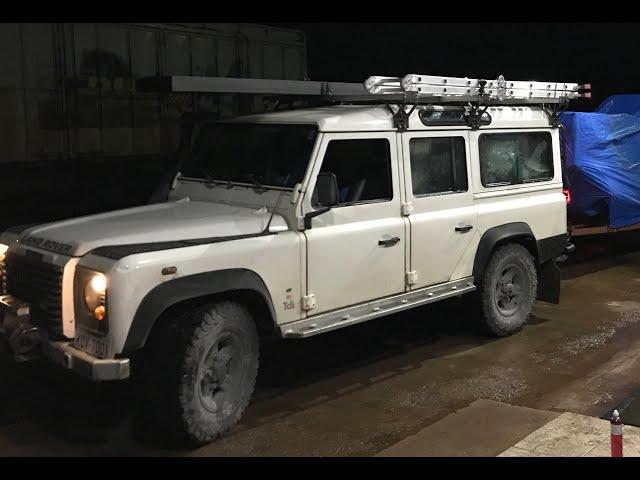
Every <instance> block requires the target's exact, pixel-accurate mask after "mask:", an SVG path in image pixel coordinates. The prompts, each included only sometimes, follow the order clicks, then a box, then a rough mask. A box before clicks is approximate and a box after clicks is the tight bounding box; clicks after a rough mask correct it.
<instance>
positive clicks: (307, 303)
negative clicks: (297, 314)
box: [302, 293, 316, 310]
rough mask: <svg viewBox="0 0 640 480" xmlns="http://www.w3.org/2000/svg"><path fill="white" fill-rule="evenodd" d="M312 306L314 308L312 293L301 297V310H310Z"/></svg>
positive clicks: (314, 301) (314, 297) (314, 298)
mask: <svg viewBox="0 0 640 480" xmlns="http://www.w3.org/2000/svg"><path fill="white" fill-rule="evenodd" d="M314 308H316V296H315V295H314V294H313V293H312V294H310V295H305V296H304V297H302V309H303V310H312V309H314Z"/></svg>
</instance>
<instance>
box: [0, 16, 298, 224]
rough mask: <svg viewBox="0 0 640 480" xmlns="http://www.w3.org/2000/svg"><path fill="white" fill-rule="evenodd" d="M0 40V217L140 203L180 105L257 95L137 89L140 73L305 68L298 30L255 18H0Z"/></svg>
mask: <svg viewBox="0 0 640 480" xmlns="http://www.w3.org/2000/svg"><path fill="white" fill-rule="evenodd" d="M0 42H1V44H2V45H3V48H2V49H0V228H2V227H3V226H7V225H10V224H13V223H16V222H19V223H26V222H31V221H34V222H38V221H47V220H50V219H51V220H53V219H57V218H63V217H67V216H72V215H81V214H85V213H92V212H95V211H103V210H109V209H113V208H121V207H125V206H129V205H135V204H140V203H144V201H145V200H146V198H147V197H148V195H149V194H150V192H151V191H152V189H153V187H154V184H155V180H156V179H157V178H158V175H159V174H161V172H162V171H163V170H164V169H165V168H166V166H167V165H168V164H167V162H170V161H171V153H172V152H173V151H174V150H175V148H176V147H177V144H178V137H179V120H180V116H181V114H182V113H184V112H189V111H210V112H214V113H216V114H217V115H219V116H220V117H229V116H233V115H237V114H239V113H247V112H250V111H256V110H259V109H260V108H261V106H262V102H261V99H259V98H253V99H251V100H247V99H239V98H237V97H234V96H232V95H218V96H210V95H209V96H197V97H196V96H192V95H181V96H175V95H158V94H149V93H144V94H143V93H140V92H136V89H135V81H136V80H137V79H139V78H142V77H150V76H164V75H208V76H209V75H210V76H226V77H254V78H283V79H292V80H294V79H303V78H305V76H306V71H307V65H306V42H305V37H304V34H303V33H302V32H299V31H295V30H289V29H282V28H275V27H269V26H262V25H253V24H231V23H223V24H211V23H202V24H195V23H189V24H137V23H131V24H129V23H127V24H125V23H120V24H115V23H113V24H91V23H75V24H54V23H35V24H27V23H24V24H18V23H4V24H0ZM16 204H19V205H16ZM8 205H10V206H8Z"/></svg>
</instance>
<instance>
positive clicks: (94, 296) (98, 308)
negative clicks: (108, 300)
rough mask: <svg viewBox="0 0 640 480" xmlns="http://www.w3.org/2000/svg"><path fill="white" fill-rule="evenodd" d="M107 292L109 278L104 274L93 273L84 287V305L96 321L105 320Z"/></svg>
mask: <svg viewBox="0 0 640 480" xmlns="http://www.w3.org/2000/svg"><path fill="white" fill-rule="evenodd" d="M106 292H107V277H105V276H104V275H103V274H102V273H93V274H92V275H91V277H89V279H88V280H87V283H86V285H85V287H84V303H85V305H86V306H87V308H88V309H89V312H91V314H92V315H93V317H94V318H95V319H96V320H103V319H104V317H105V314H106V309H105V294H106Z"/></svg>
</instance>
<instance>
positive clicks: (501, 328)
mask: <svg viewBox="0 0 640 480" xmlns="http://www.w3.org/2000/svg"><path fill="white" fill-rule="evenodd" d="M537 289H538V277H537V273H536V266H535V263H534V259H533V257H532V256H531V254H530V253H529V251H528V250H527V249H526V248H524V247H523V246H522V245H519V244H516V243H510V244H507V245H504V246H502V247H499V248H498V249H497V250H496V251H495V252H494V253H493V254H492V255H491V258H490V259H489V263H488V264H487V267H486V269H485V271H484V274H483V276H482V280H481V283H480V290H481V291H480V303H481V309H482V319H483V321H484V324H485V326H486V328H487V329H488V330H489V332H491V333H492V334H493V335H496V336H498V337H504V336H507V335H512V334H514V333H516V332H518V331H520V330H521V329H522V327H524V325H525V324H526V323H527V320H528V319H529V315H530V313H531V309H532V307H533V303H534V302H535V299H536V293H537Z"/></svg>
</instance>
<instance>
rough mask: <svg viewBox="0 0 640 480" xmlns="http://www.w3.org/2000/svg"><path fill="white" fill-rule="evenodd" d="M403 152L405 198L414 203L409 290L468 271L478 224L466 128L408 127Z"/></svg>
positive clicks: (404, 134)
mask: <svg viewBox="0 0 640 480" xmlns="http://www.w3.org/2000/svg"><path fill="white" fill-rule="evenodd" d="M402 151H403V161H404V175H405V185H406V196H407V201H408V202H410V203H411V204H413V212H412V213H411V214H410V215H409V217H408V218H409V222H410V225H411V234H410V236H411V241H410V255H409V257H410V265H409V269H410V271H412V272H415V278H414V281H415V283H414V284H413V285H412V289H415V288H420V287H426V286H429V285H434V284H438V283H443V282H447V281H451V280H457V279H460V278H464V277H467V276H470V275H471V273H472V270H473V252H471V251H470V250H471V249H470V248H469V246H470V245H471V242H472V240H473V239H474V238H475V237H476V236H477V235H478V228H477V226H476V211H475V207H474V203H473V192H472V188H471V183H470V180H469V179H470V175H469V172H470V161H469V135H468V133H467V131H466V130H459V131H447V132H444V131H431V132H406V133H403V134H402ZM475 241H476V242H477V241H478V240H475Z"/></svg>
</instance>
